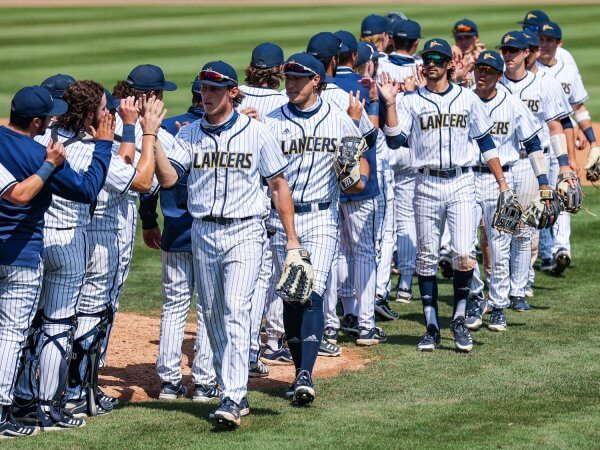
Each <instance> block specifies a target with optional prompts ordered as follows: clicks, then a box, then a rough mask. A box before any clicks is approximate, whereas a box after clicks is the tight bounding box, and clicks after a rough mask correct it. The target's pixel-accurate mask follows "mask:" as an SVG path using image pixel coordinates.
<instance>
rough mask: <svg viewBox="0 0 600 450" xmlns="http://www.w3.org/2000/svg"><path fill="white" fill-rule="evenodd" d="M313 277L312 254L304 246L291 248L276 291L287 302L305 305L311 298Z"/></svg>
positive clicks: (286, 256)
mask: <svg viewBox="0 0 600 450" xmlns="http://www.w3.org/2000/svg"><path fill="white" fill-rule="evenodd" d="M313 278H314V275H313V268H312V264H311V262H310V254H309V253H308V252H307V251H306V250H304V249H303V248H293V249H290V250H288V251H287V254H286V255H285V262H284V263H283V270H282V271H281V278H280V279H279V282H278V283H277V286H275V292H276V293H277V295H279V296H280V297H281V298H282V299H283V300H285V301H286V302H290V303H299V304H301V305H303V304H304V303H306V302H308V301H309V299H310V294H311V292H312V287H313Z"/></svg>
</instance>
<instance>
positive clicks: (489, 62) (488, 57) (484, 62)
mask: <svg viewBox="0 0 600 450" xmlns="http://www.w3.org/2000/svg"><path fill="white" fill-rule="evenodd" d="M475 65H476V66H490V67H491V68H492V69H496V70H497V71H498V72H504V60H503V59H502V56H500V54H499V53H498V52H495V51H493V50H486V51H484V52H481V53H480V54H479V56H478V57H477V61H475Z"/></svg>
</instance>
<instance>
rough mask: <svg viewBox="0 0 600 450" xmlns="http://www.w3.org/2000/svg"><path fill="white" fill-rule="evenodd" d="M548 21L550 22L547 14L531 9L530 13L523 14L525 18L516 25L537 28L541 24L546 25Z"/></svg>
mask: <svg viewBox="0 0 600 450" xmlns="http://www.w3.org/2000/svg"><path fill="white" fill-rule="evenodd" d="M549 21H550V17H548V14H546V13H545V12H544V11H541V10H539V9H533V10H531V11H527V12H526V13H525V18H524V19H523V20H522V21H520V22H517V23H518V24H521V25H523V26H534V27H536V26H537V27H539V26H541V25H542V24H543V23H546V22H549Z"/></svg>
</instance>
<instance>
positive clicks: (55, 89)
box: [40, 73, 75, 100]
mask: <svg viewBox="0 0 600 450" xmlns="http://www.w3.org/2000/svg"><path fill="white" fill-rule="evenodd" d="M73 83H75V78H73V77H72V76H71V75H64V74H62V73H59V74H57V75H52V76H51V77H48V78H46V79H45V80H44V81H42V82H41V84H40V86H42V87H43V88H46V89H48V90H49V91H50V95H51V96H52V98H56V99H59V100H60V99H62V96H63V94H64V93H65V91H66V90H67V88H68V87H69V86H71V85H72V84H73Z"/></svg>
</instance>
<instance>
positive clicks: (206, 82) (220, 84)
mask: <svg viewBox="0 0 600 450" xmlns="http://www.w3.org/2000/svg"><path fill="white" fill-rule="evenodd" d="M198 83H200V84H204V85H206V86H216V87H233V86H237V83H235V82H233V81H211V80H200V81H198Z"/></svg>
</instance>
